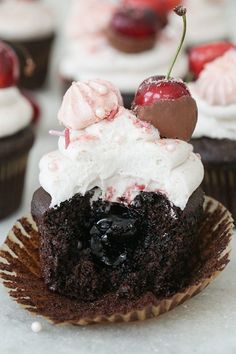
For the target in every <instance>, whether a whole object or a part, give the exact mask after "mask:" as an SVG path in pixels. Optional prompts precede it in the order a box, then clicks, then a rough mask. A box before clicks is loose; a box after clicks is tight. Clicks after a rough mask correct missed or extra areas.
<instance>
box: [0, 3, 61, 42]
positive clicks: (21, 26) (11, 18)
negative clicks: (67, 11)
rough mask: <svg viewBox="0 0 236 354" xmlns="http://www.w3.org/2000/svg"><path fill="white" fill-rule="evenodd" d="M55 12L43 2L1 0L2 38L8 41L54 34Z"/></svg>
mask: <svg viewBox="0 0 236 354" xmlns="http://www.w3.org/2000/svg"><path fill="white" fill-rule="evenodd" d="M54 29H55V20H54V15H53V12H52V11H51V9H50V8H48V6H46V5H45V4H44V3H43V2H42V1H34V0H1V1H0V37H1V38H3V39H7V40H28V39H32V38H43V37H45V36H47V35H50V34H51V33H53V32H54Z"/></svg>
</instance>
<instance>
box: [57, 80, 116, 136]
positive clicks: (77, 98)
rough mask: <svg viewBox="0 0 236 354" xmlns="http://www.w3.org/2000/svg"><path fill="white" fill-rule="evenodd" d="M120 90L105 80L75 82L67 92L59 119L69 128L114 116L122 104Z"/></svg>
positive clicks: (82, 126)
mask: <svg viewBox="0 0 236 354" xmlns="http://www.w3.org/2000/svg"><path fill="white" fill-rule="evenodd" d="M122 103H123V102H122V98H121V95H120V92H119V91H118V90H117V89H116V87H114V86H113V85H112V84H111V83H110V82H108V81H105V80H99V79H97V80H90V81H86V82H74V83H73V84H72V86H71V87H70V88H69V90H68V91H67V92H66V94H65V96H64V98H63V102H62V105H61V108H60V110H59V113H58V119H59V122H60V123H61V124H63V125H64V126H65V127H66V128H69V129H74V130H78V129H83V128H86V127H88V126H89V125H91V124H94V123H97V122H99V121H100V120H102V119H105V118H109V117H111V116H114V114H116V113H117V111H118V108H119V106H121V105H122Z"/></svg>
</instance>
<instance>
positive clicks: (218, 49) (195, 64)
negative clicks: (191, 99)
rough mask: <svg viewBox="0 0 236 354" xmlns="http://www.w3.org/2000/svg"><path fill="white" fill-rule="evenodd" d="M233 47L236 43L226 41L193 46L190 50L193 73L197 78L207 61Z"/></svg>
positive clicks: (190, 67)
mask: <svg viewBox="0 0 236 354" xmlns="http://www.w3.org/2000/svg"><path fill="white" fill-rule="evenodd" d="M232 48H236V45H235V44H233V43H230V42H226V41H222V42H216V43H211V44H204V45H201V46H197V47H193V48H192V49H191V50H190V52H189V69H190V71H191V73H192V74H193V75H194V77H195V78H197V77H198V76H199V74H200V73H201V72H202V70H203V68H204V67H205V65H206V64H207V63H210V62H211V61H213V60H215V59H217V58H219V57H221V56H222V55H223V54H224V53H225V52H227V51H228V50H229V49H232Z"/></svg>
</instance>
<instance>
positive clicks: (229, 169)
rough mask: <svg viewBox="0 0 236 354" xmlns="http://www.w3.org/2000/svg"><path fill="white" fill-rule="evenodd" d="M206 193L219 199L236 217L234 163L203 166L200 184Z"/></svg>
mask: <svg viewBox="0 0 236 354" xmlns="http://www.w3.org/2000/svg"><path fill="white" fill-rule="evenodd" d="M202 188H203V190H204V191H205V192H206V194H207V195H210V196H211V197H213V198H215V199H217V200H219V201H220V202H221V203H223V204H224V205H225V206H226V207H227V208H228V209H229V210H230V212H231V213H232V215H233V218H234V219H236V166H235V164H226V163H225V164H224V163H222V164H211V163H208V164H207V165H206V166H205V178H204V181H203V184H202Z"/></svg>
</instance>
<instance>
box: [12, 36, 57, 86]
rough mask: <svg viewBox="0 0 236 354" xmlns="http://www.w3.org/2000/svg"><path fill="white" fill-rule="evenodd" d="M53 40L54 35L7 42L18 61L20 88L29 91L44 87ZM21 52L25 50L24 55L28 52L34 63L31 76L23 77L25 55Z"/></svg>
mask: <svg viewBox="0 0 236 354" xmlns="http://www.w3.org/2000/svg"><path fill="white" fill-rule="evenodd" d="M54 38H55V35H54V34H50V35H48V36H47V37H45V38H42V39H41V38H40V39H33V40H25V41H12V42H9V44H10V45H12V46H13V48H14V49H15V50H16V52H17V54H18V57H19V61H20V69H21V75H20V80H19V86H20V87H23V88H25V89H29V90H31V89H37V88H40V87H42V86H43V85H44V83H45V80H46V77H47V73H48V68H49V60H50V54H51V48H52V44H53V41H54ZM22 50H26V53H27V52H28V53H29V55H30V56H31V57H32V59H33V61H34V64H35V70H34V72H33V73H32V75H31V76H27V75H25V70H24V68H25V55H24V53H23V51H22Z"/></svg>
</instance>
